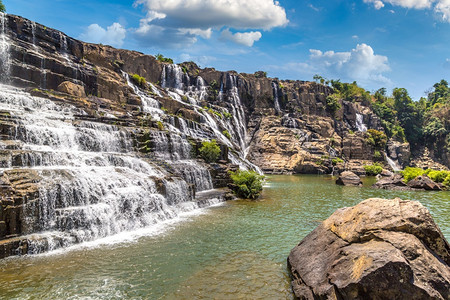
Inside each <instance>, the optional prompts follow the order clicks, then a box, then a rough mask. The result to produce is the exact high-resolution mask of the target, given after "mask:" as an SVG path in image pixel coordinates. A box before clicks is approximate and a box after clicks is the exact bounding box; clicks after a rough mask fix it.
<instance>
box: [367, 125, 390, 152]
mask: <svg viewBox="0 0 450 300" xmlns="http://www.w3.org/2000/svg"><path fill="white" fill-rule="evenodd" d="M366 136H367V137H366V141H367V142H368V143H369V144H371V145H372V146H374V147H375V148H376V149H383V148H384V146H386V143H387V136H386V134H385V133H384V132H382V131H378V130H376V129H369V130H367V132H366Z"/></svg>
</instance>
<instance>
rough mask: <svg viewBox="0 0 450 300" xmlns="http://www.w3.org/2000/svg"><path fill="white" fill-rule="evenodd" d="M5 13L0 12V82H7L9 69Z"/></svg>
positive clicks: (9, 59)
mask: <svg viewBox="0 0 450 300" xmlns="http://www.w3.org/2000/svg"><path fill="white" fill-rule="evenodd" d="M6 22H7V18H6V14H5V13H2V12H0V82H7V81H8V80H9V74H10V71H11V55H10V52H9V47H10V44H9V38H8V36H7V34H6Z"/></svg>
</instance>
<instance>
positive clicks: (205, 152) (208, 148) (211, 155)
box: [198, 140, 221, 163]
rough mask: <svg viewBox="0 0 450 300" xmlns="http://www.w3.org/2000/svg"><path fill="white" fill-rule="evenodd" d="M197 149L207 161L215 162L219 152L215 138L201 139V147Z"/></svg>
mask: <svg viewBox="0 0 450 300" xmlns="http://www.w3.org/2000/svg"><path fill="white" fill-rule="evenodd" d="M198 151H199V153H200V156H201V157H203V159H204V160H205V161H206V162H208V163H212V162H216V161H217V159H218V158H219V156H220V153H221V151H220V147H219V145H217V142H216V140H211V141H203V142H202V147H200V149H199V150H198Z"/></svg>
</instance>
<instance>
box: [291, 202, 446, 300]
mask: <svg viewBox="0 0 450 300" xmlns="http://www.w3.org/2000/svg"><path fill="white" fill-rule="evenodd" d="M449 264H450V246H449V244H448V242H447V241H446V240H445V238H444V236H443V235H442V233H441V231H440V230H439V228H438V227H437V225H436V224H435V223H434V221H433V219H432V217H431V215H430V213H429V212H428V210H427V209H426V208H425V207H424V206H422V205H421V204H420V203H419V202H416V201H404V200H401V199H399V198H396V199H393V200H385V199H368V200H365V201H363V202H361V203H359V204H358V205H356V206H354V207H350V208H342V209H339V210H337V211H336V212H335V213H334V214H333V215H331V216H330V217H329V218H328V219H327V220H325V221H324V222H322V224H320V225H319V226H318V227H317V228H316V229H314V231H313V232H311V233H310V234H309V235H308V236H307V237H306V238H304V239H303V240H302V241H301V242H300V244H299V245H298V246H296V247H295V248H294V249H293V250H292V251H291V253H290V255H289V257H288V267H289V269H290V271H291V275H292V278H293V281H292V287H293V291H294V293H295V295H296V296H297V297H298V298H300V299H408V300H409V299H449V298H450V267H449Z"/></svg>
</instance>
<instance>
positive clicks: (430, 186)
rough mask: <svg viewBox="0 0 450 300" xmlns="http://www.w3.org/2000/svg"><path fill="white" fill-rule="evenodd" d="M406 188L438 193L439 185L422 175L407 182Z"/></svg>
mask: <svg viewBox="0 0 450 300" xmlns="http://www.w3.org/2000/svg"><path fill="white" fill-rule="evenodd" d="M408 186H409V187H410V188H413V189H425V190H428V191H440V190H441V187H440V186H439V184H437V183H436V182H434V181H433V180H431V179H430V177H428V176H426V175H423V176H418V177H417V178H415V179H413V180H411V181H410V182H408Z"/></svg>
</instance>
